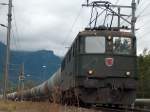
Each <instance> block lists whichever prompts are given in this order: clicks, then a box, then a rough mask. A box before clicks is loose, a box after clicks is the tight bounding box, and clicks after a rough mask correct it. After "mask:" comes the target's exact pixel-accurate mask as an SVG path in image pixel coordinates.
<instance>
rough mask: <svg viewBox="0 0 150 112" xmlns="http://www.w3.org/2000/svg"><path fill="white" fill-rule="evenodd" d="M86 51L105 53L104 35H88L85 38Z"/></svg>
mask: <svg viewBox="0 0 150 112" xmlns="http://www.w3.org/2000/svg"><path fill="white" fill-rule="evenodd" d="M85 52H86V53H105V37H102V36H89V37H86V38H85Z"/></svg>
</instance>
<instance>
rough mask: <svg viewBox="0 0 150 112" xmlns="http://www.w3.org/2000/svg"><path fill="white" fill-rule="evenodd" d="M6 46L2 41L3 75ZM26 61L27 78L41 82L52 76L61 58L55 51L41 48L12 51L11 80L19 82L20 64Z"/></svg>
mask: <svg viewBox="0 0 150 112" xmlns="http://www.w3.org/2000/svg"><path fill="white" fill-rule="evenodd" d="M5 48H6V46H5V45H4V44H3V43H0V74H1V77H2V73H3V68H4V62H5V60H4V59H5ZM22 63H24V72H25V77H26V78H25V80H32V81H34V82H37V83H41V82H42V81H44V80H47V79H48V78H50V77H51V76H52V74H53V73H54V72H56V71H57V69H58V68H59V67H60V63H61V59H60V57H58V56H56V55H55V54H54V53H53V51H47V50H40V51H35V52H28V51H11V53H10V66H9V68H10V69H9V80H10V81H11V82H14V83H17V82H18V75H19V72H20V68H21V67H20V65H21V64H22Z"/></svg>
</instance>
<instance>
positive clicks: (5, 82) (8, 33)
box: [3, 0, 12, 100]
mask: <svg viewBox="0 0 150 112" xmlns="http://www.w3.org/2000/svg"><path fill="white" fill-rule="evenodd" d="M11 21H12V0H9V4H8V26H7V46H6V62H5V71H4V95H3V97H4V100H6V99H7V97H6V94H7V89H8V74H9V61H10V35H11Z"/></svg>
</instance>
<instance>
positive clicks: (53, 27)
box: [0, 0, 150, 56]
mask: <svg viewBox="0 0 150 112" xmlns="http://www.w3.org/2000/svg"><path fill="white" fill-rule="evenodd" d="M110 1H112V2H113V3H115V2H116V0H115V1H114V0H110ZM143 1H145V3H147V2H146V0H143ZM2 2H8V0H7V1H6V0H2ZM83 2H85V0H57V1H54V0H13V5H14V12H15V20H14V16H13V21H12V25H13V32H14V37H12V39H11V41H12V42H11V43H12V45H11V47H12V49H15V50H30V51H31V50H41V49H46V50H54V52H55V53H56V54H57V55H60V56H62V55H64V54H65V52H66V51H67V49H66V48H65V47H68V46H69V45H70V44H71V43H72V41H73V40H74V38H75V37H76V35H77V33H78V32H79V31H81V30H83V28H84V27H86V26H87V24H88V21H89V10H88V9H87V8H82V7H81V4H82V3H83ZM130 2H131V0H129V1H124V0H119V3H118V4H123V5H124V4H125V5H130ZM143 3H144V2H143ZM142 6H146V5H145V4H144V5H141V8H140V9H138V11H137V13H140V11H142V8H143V7H142ZM148 9H149V8H148ZM148 9H147V11H145V14H147V13H148V12H149V10H148ZM0 11H1V14H0V16H1V17H0V22H1V23H4V24H7V7H6V6H2V7H0ZM15 21H16V24H17V30H18V31H17V30H16V27H15ZM148 21H149V16H147V17H146V18H145V19H142V17H141V19H140V18H139V20H138V21H137V24H136V26H137V27H140V26H141V25H145V24H146V23H147V22H148ZM148 27H149V25H146V26H144V28H141V29H140V30H139V31H137V37H138V39H139V38H140V36H141V35H143V34H144V33H145V32H148ZM0 36H1V37H2V38H0V40H1V41H3V42H6V38H5V36H6V29H5V28H1V29H0ZM143 42H144V43H145V44H142V43H143ZM15 43H16V44H15ZM148 43H149V40H148V35H146V36H145V37H144V38H143V39H141V41H139V42H138V46H139V47H138V50H139V51H141V50H142V49H143V48H144V47H147V48H149V44H148ZM18 46H19V47H18ZM149 49H150V48H149Z"/></svg>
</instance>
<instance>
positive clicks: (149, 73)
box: [138, 49, 150, 98]
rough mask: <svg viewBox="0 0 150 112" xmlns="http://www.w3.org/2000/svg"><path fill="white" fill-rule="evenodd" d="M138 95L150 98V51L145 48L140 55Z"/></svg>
mask: <svg viewBox="0 0 150 112" xmlns="http://www.w3.org/2000/svg"><path fill="white" fill-rule="evenodd" d="M138 68H139V71H138V73H139V74H138V77H139V87H138V97H142V98H150V51H148V49H144V50H143V53H142V54H141V55H140V56H139V57H138Z"/></svg>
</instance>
